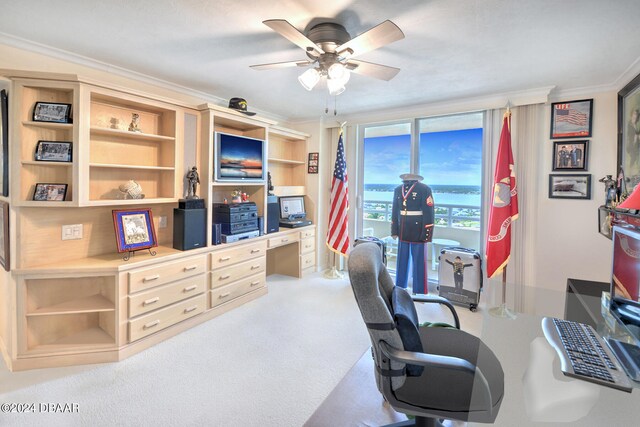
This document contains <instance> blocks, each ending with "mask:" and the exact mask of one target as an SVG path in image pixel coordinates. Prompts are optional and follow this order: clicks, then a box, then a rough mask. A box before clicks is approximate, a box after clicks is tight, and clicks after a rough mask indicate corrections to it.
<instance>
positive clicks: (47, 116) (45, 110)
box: [32, 101, 71, 123]
mask: <svg viewBox="0 0 640 427" xmlns="http://www.w3.org/2000/svg"><path fill="white" fill-rule="evenodd" d="M32 119H33V121H34V122H51V123H71V104H66V103H62V102H41V101H38V102H36V104H35V105H34V107H33V117H32Z"/></svg>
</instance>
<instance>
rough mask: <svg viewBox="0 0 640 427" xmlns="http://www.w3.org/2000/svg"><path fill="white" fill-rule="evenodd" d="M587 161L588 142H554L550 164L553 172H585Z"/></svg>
mask: <svg viewBox="0 0 640 427" xmlns="http://www.w3.org/2000/svg"><path fill="white" fill-rule="evenodd" d="M588 159H589V140H586V139H585V140H582V141H566V142H565V141H554V142H553V158H552V160H551V162H552V163H551V164H552V165H553V167H552V169H553V170H554V171H563V170H569V171H571V170H582V171H586V170H587V167H588V163H587V162H588Z"/></svg>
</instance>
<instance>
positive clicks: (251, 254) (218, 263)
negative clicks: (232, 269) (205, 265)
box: [209, 240, 267, 270]
mask: <svg viewBox="0 0 640 427" xmlns="http://www.w3.org/2000/svg"><path fill="white" fill-rule="evenodd" d="M266 250H267V242H265V241H264V240H262V241H260V242H256V243H248V244H246V245H242V246H239V247H237V248H232V249H226V250H222V251H216V252H212V253H211V254H210V255H209V256H210V257H211V269H212V270H215V269H216V268H218V267H225V266H227V265H232V264H235V263H237V262H240V261H245V260H248V259H251V258H257V257H259V256H263V255H264V253H265V251H266Z"/></svg>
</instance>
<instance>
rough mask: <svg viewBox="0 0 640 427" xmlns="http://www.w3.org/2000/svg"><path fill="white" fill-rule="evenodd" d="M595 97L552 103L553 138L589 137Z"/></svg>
mask: <svg viewBox="0 0 640 427" xmlns="http://www.w3.org/2000/svg"><path fill="white" fill-rule="evenodd" d="M592 116H593V99H581V100H579V101H567V102H554V103H553V104H551V139H560V138H581V137H582V138H589V137H590V136H591V119H592Z"/></svg>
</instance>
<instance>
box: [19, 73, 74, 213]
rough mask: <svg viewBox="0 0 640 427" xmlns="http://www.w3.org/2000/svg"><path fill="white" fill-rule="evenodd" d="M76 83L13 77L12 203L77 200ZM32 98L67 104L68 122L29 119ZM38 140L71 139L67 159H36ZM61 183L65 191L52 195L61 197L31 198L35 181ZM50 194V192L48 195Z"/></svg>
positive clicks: (62, 203)
mask: <svg viewBox="0 0 640 427" xmlns="http://www.w3.org/2000/svg"><path fill="white" fill-rule="evenodd" d="M79 99H80V85H79V84H78V83H71V82H59V81H48V80H38V79H34V80H29V79H17V80H15V81H14V84H13V88H12V91H11V97H10V102H11V108H10V117H12V122H11V126H10V127H9V128H10V129H11V132H12V141H13V145H12V146H11V149H10V150H9V151H10V155H11V159H12V161H11V162H10V163H11V181H10V182H11V191H10V193H11V197H12V203H13V205H15V206H71V205H76V206H77V204H78V191H77V185H78V181H77V179H76V174H75V173H74V171H77V168H78V161H77V157H78V155H77V151H78V148H79V126H78V120H79V113H78V106H79V104H80V102H79ZM36 102H50V103H63V104H69V105H71V111H72V114H71V116H70V117H69V119H70V122H69V123H56V122H41V121H34V120H33V112H34V107H35V105H36ZM39 141H52V142H69V143H71V154H72V158H71V161H69V162H66V161H65V162H62V161H41V160H36V147H37V145H38V142H39ZM38 183H42V184H65V185H66V186H67V188H66V194H65V195H62V194H57V195H56V197H55V198H60V199H62V197H64V199H63V200H48V201H34V200H33V199H34V194H35V189H36V184H38ZM52 198H53V196H52Z"/></svg>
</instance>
